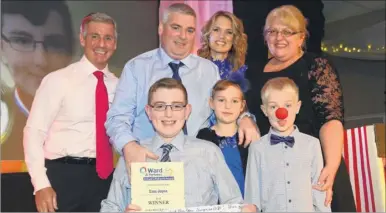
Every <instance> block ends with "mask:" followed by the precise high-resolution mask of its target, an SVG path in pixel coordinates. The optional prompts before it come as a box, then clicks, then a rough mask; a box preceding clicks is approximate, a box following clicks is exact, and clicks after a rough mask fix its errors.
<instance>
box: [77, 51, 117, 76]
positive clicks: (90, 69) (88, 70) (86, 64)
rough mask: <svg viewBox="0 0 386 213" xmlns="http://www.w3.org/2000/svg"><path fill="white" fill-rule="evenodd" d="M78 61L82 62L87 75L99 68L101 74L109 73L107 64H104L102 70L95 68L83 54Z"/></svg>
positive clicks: (106, 74)
mask: <svg viewBox="0 0 386 213" xmlns="http://www.w3.org/2000/svg"><path fill="white" fill-rule="evenodd" d="M80 62H81V64H82V66H83V67H82V69H83V70H84V71H85V72H86V73H87V75H91V74H93V73H94V72H95V71H97V70H99V71H102V72H103V74H104V75H105V76H109V75H110V71H109V65H106V67H105V68H103V69H102V70H100V69H98V68H96V67H95V66H94V65H93V64H92V63H91V62H90V61H89V60H88V59H87V57H86V56H85V55H83V57H82V58H81V59H80Z"/></svg>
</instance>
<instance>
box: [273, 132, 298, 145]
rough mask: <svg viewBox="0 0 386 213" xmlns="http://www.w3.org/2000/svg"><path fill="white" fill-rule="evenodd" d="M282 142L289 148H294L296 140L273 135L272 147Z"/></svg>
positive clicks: (290, 137)
mask: <svg viewBox="0 0 386 213" xmlns="http://www.w3.org/2000/svg"><path fill="white" fill-rule="evenodd" d="M281 142H283V143H285V144H286V145H287V146H289V147H293V146H294V143H295V138H294V137H292V136H287V137H281V136H278V135H274V134H271V145H275V144H278V143H281Z"/></svg>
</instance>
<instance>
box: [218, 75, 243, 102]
mask: <svg viewBox="0 0 386 213" xmlns="http://www.w3.org/2000/svg"><path fill="white" fill-rule="evenodd" d="M231 86H233V87H236V88H238V89H239V90H240V93H241V98H242V100H245V98H244V93H243V91H242V89H241V87H240V85H239V84H238V83H236V82H233V81H229V80H219V81H217V83H216V84H215V85H214V86H213V89H212V94H211V95H212V98H214V96H215V95H216V92H219V91H224V90H226V89H228V88H229V87H231Z"/></svg>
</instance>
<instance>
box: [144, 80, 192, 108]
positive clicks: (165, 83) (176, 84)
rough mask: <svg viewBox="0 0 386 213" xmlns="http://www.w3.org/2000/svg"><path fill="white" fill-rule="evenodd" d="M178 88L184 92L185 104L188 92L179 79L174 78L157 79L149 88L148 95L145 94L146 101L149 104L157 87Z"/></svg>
mask: <svg viewBox="0 0 386 213" xmlns="http://www.w3.org/2000/svg"><path fill="white" fill-rule="evenodd" d="M161 88H164V89H179V90H181V91H182V93H184V97H185V104H187V103H188V93H187V92H186V88H185V87H184V85H183V84H182V83H181V81H177V80H176V79H174V78H162V79H160V80H158V81H156V82H155V83H154V84H153V85H152V86H151V87H150V89H149V95H148V96H147V103H148V104H151V101H152V99H153V94H154V93H155V92H156V91H157V90H158V89H161Z"/></svg>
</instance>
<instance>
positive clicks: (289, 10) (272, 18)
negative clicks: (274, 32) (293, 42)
mask: <svg viewBox="0 0 386 213" xmlns="http://www.w3.org/2000/svg"><path fill="white" fill-rule="evenodd" d="M274 22H279V23H281V24H283V25H285V26H287V27H288V28H290V29H291V30H294V31H296V32H301V33H304V41H303V44H302V47H303V49H305V48H306V39H307V38H308V35H309V33H308V31H307V19H306V18H305V17H304V15H303V13H302V12H301V11H300V10H299V9H298V8H297V7H295V6H293V5H283V6H280V7H277V8H275V9H273V10H271V12H269V13H268V16H267V18H266V19H265V25H264V32H265V31H266V30H268V29H269V28H270V27H271V26H272V24H273V23H274ZM264 38H265V37H264Z"/></svg>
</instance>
